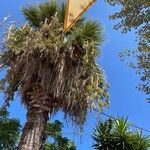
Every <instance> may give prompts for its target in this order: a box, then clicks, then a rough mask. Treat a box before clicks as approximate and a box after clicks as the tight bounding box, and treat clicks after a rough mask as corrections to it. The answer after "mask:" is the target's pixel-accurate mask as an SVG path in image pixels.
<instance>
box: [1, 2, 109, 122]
mask: <svg viewBox="0 0 150 150" xmlns="http://www.w3.org/2000/svg"><path fill="white" fill-rule="evenodd" d="M22 12H23V14H24V16H25V17H26V19H27V21H28V23H26V24H24V25H23V26H20V27H19V28H17V27H11V28H10V30H9V32H8V33H9V35H8V37H7V39H6V42H5V50H4V52H3V53H2V54H1V59H0V61H1V63H2V64H3V66H4V67H9V69H8V70H7V74H6V77H5V79H3V80H2V81H1V83H2V85H3V89H4V91H5V93H6V100H7V101H9V100H11V99H13V95H14V93H15V91H20V93H21V96H22V102H23V103H24V104H25V105H26V106H27V108H30V107H41V105H42V106H43V107H42V108H41V109H44V110H47V111H48V110H50V112H56V111H57V110H58V109H62V110H63V111H64V112H65V115H69V116H71V118H72V120H73V122H75V123H77V124H83V123H84V121H85V118H86V112H87V108H88V107H90V108H91V107H93V105H97V104H98V106H99V108H103V107H104V106H107V105H108V91H107V88H108V85H107V82H106V80H105V78H104V74H103V71H102V69H100V68H99V66H98V65H97V64H96V62H95V61H96V57H97V56H98V54H99V50H98V48H99V45H100V44H101V43H102V41H103V38H102V37H103V35H102V27H101V26H100V24H98V23H97V22H94V21H87V20H86V19H85V18H82V19H80V20H79V21H78V22H77V23H76V25H75V26H74V27H73V28H72V29H71V30H70V31H69V32H68V33H64V32H63V22H64V14H65V13H64V12H65V6H64V4H62V5H59V6H58V4H57V3H56V2H55V1H52V2H50V3H45V4H40V5H36V6H27V7H23V8H22ZM40 97H42V100H41V99H40ZM37 98H38V102H37ZM43 100H44V104H43V102H42V101H43Z"/></svg>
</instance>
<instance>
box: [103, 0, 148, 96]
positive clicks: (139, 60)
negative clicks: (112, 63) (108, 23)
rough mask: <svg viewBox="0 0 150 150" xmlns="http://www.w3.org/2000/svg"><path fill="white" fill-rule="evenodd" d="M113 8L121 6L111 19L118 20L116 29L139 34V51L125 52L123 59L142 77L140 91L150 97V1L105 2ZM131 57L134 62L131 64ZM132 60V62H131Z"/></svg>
mask: <svg viewBox="0 0 150 150" xmlns="http://www.w3.org/2000/svg"><path fill="white" fill-rule="evenodd" d="M105 1H106V2H107V3H109V4H110V5H112V6H117V5H118V6H119V8H120V10H119V11H118V12H116V13H114V14H112V15H110V19H114V20H118V23H117V24H116V25H115V26H114V29H116V30H118V29H122V32H123V33H126V32H128V31H131V30H132V29H135V31H136V34H137V42H138V46H137V49H136V50H134V51H132V50H125V51H123V52H122V53H121V55H120V56H121V59H122V60H124V61H125V62H127V63H128V64H129V65H130V66H131V67H132V68H134V69H135V70H136V73H137V74H138V75H139V76H140V79H141V81H142V82H141V84H139V86H138V88H139V90H141V91H143V92H145V93H146V94H148V95H150V1H149V0H136V1H135V0H126V1H120V0H105ZM129 56H130V57H132V58H131V59H132V62H129V61H128V59H129ZM134 58H135V59H134ZM131 59H130V60H131ZM133 60H134V61H133Z"/></svg>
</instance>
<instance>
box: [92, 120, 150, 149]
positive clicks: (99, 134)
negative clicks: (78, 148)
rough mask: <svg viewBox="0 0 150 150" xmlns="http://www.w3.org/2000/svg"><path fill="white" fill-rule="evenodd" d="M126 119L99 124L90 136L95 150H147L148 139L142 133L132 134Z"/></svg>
mask: <svg viewBox="0 0 150 150" xmlns="http://www.w3.org/2000/svg"><path fill="white" fill-rule="evenodd" d="M130 125H131V124H130V123H129V122H128V120H127V119H124V118H119V119H118V120H116V121H113V120H111V119H109V120H107V121H104V122H101V123H99V124H98V126H97V127H96V129H95V131H94V134H93V135H92V137H93V139H94V141H95V144H94V145H93V147H94V149H96V150H148V149H149V148H150V138H149V137H148V136H144V135H143V134H142V132H139V131H136V132H132V131H131V129H130Z"/></svg>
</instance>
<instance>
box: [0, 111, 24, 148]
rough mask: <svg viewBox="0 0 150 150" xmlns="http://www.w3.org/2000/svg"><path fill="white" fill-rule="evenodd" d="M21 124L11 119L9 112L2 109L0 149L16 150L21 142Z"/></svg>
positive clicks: (0, 117)
mask: <svg viewBox="0 0 150 150" xmlns="http://www.w3.org/2000/svg"><path fill="white" fill-rule="evenodd" d="M20 129H21V124H20V121H19V120H18V119H13V118H9V112H8V111H7V110H6V109H3V108H0V149H1V150H15V149H16V147H17V143H18V141H19V135H20Z"/></svg>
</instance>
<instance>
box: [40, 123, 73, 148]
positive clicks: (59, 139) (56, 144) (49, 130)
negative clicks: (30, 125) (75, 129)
mask: <svg viewBox="0 0 150 150" xmlns="http://www.w3.org/2000/svg"><path fill="white" fill-rule="evenodd" d="M62 128H63V124H62V123H61V122H60V121H58V120H56V121H55V122H54V123H52V122H48V123H47V127H46V130H45V138H46V139H47V140H46V142H45V143H44V145H43V147H44V149H45V150H58V149H59V150H76V146H75V144H74V142H73V141H71V140H69V139H68V138H67V137H63V133H62ZM49 139H53V142H49Z"/></svg>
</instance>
